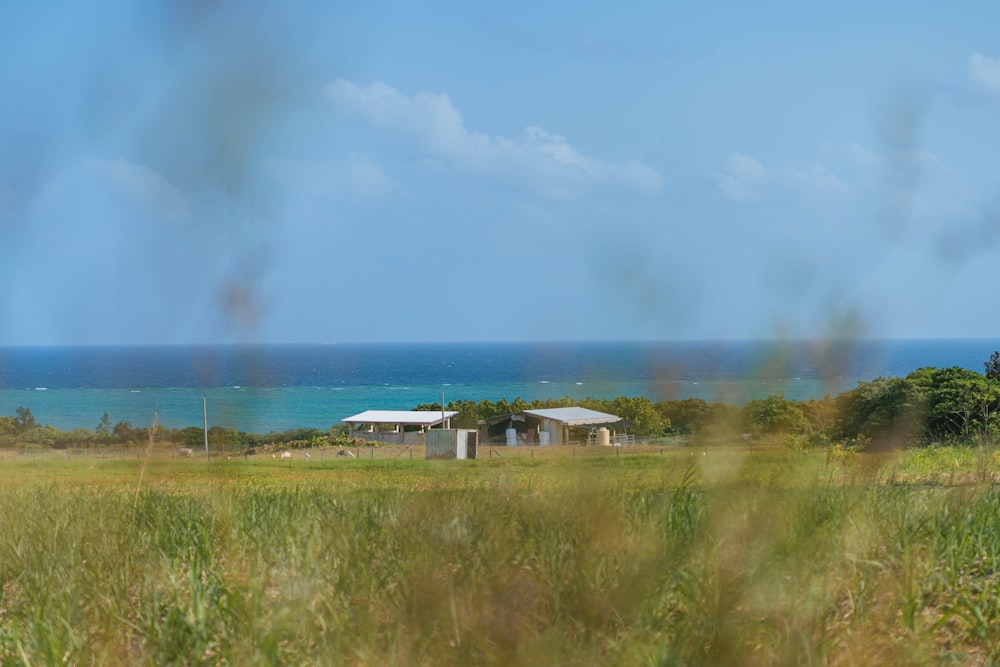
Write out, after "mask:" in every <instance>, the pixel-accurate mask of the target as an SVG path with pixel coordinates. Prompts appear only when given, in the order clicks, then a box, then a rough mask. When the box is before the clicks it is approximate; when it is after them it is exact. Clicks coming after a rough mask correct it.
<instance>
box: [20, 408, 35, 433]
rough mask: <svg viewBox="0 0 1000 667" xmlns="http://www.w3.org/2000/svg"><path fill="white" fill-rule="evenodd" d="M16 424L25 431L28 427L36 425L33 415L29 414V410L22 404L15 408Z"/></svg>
mask: <svg viewBox="0 0 1000 667" xmlns="http://www.w3.org/2000/svg"><path fill="white" fill-rule="evenodd" d="M17 426H18V429H19V430H21V431H27V430H28V429H30V428H35V427H36V426H38V422H36V421H35V416H34V415H33V414H31V410H29V409H28V408H26V407H24V406H23V405H22V406H21V407H19V408H18V409H17Z"/></svg>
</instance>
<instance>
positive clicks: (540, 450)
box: [0, 443, 678, 463]
mask: <svg viewBox="0 0 1000 667" xmlns="http://www.w3.org/2000/svg"><path fill="white" fill-rule="evenodd" d="M676 449H678V447H677V446H676V445H663V444H642V443H639V444H636V445H633V446H629V447H621V446H610V447H609V446H601V445H586V444H570V445H552V446H541V445H536V446H513V447H508V446H504V445H492V444H487V445H480V446H479V447H477V448H476V451H475V455H474V458H476V459H479V460H487V461H502V460H508V459H526V458H527V459H533V458H597V457H621V456H634V455H637V454H647V455H648V454H663V453H665V452H668V451H670V450H676ZM147 457H149V458H152V459H156V460H176V461H192V462H195V461H202V462H204V461H206V460H208V461H258V462H259V461H275V462H284V463H293V462H303V461H350V460H369V461H374V460H380V461H388V460H419V459H424V458H426V446H424V445H422V444H420V445H392V444H372V445H359V444H356V445H353V446H349V447H308V448H299V449H281V448H273V449H268V450H265V451H260V450H256V451H254V452H253V453H250V452H249V451H243V450H232V451H226V450H210V451H209V452H207V453H206V452H205V451H204V450H199V449H187V448H174V447H170V448H165V447H154V448H153V449H152V450H150V449H147V448H146V447H92V448H86V449H51V448H7V449H0V462H2V461H18V460H20V461H101V460H109V461H110V460H130V459H131V460H139V461H141V460H142V459H144V458H147ZM469 458H473V456H472V455H471V452H470V456H469Z"/></svg>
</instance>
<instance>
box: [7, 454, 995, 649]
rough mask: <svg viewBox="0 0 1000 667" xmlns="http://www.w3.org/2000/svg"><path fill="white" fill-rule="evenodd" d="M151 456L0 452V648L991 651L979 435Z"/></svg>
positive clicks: (990, 473) (985, 469)
mask: <svg viewBox="0 0 1000 667" xmlns="http://www.w3.org/2000/svg"><path fill="white" fill-rule="evenodd" d="M142 466H143V462H142V461H139V460H135V459H122V460H93V459H90V460H86V461H76V460H62V461H21V460H16V461H6V462H4V464H3V465H2V466H0V655H2V656H3V661H4V663H5V664H7V663H9V664H108V665H119V664H151V665H170V664H234V665H243V664H281V665H285V664H318V665H329V664H363V665H366V664H388V665H425V664H426V665H442V664H444V665H447V664H463V665H464V664H496V665H517V664H524V665H537V664H588V665H589V664H638V665H722V664H726V665H728V664H754V665H758V664H759V665H769V664H774V665H785V664H794V665H809V664H816V665H824V664H836V665H841V664H857V665H869V664H937V663H948V662H949V661H950V662H953V663H956V664H991V663H996V662H997V660H998V658H1000V641H998V639H997V637H1000V488H997V487H995V486H994V484H993V478H994V474H995V472H994V471H995V468H996V467H997V463H996V458H995V457H994V456H993V454H992V452H979V451H973V450H948V449H940V450H935V451H932V452H928V451H922V452H908V453H905V454H901V455H897V456H893V457H879V458H876V457H873V456H867V455H858V454H852V453H851V452H833V453H827V452H814V453H789V452H784V451H779V450H755V452H754V453H753V454H752V455H749V454H748V453H747V452H744V451H741V450H719V451H709V452H708V453H707V454H705V455H702V453H701V451H688V450H681V451H676V450H675V451H671V452H668V453H666V454H663V455H661V454H659V453H658V452H656V453H653V452H651V453H649V454H645V455H643V454H630V455H628V456H620V457H619V456H614V457H607V456H606V457H580V458H577V459H573V458H570V457H561V458H553V457H547V458H536V459H530V458H518V459H503V460H497V459H494V460H480V461H468V462H428V461H422V460H413V461H410V460H404V459H399V460H351V461H322V462H305V461H296V462H295V465H293V466H289V465H287V464H279V463H276V462H274V461H271V460H256V461H254V460H251V461H242V460H240V461H224V460H223V461H214V462H211V463H205V462H200V461H170V460H155V459H154V460H152V461H150V462H149V463H148V464H147V465H146V467H145V469H143V467H142ZM140 474H141V479H142V481H141V484H140Z"/></svg>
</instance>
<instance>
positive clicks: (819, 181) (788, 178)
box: [712, 153, 851, 202]
mask: <svg viewBox="0 0 1000 667" xmlns="http://www.w3.org/2000/svg"><path fill="white" fill-rule="evenodd" d="M712 178H713V179H714V180H715V184H716V186H718V188H719V189H720V190H721V191H722V193H723V194H724V195H725V196H726V197H728V198H729V199H733V200H735V201H744V202H752V201H762V200H765V199H769V198H773V197H787V196H793V197H797V198H800V199H804V200H807V201H809V202H826V201H830V200H835V199H840V198H842V197H844V196H846V195H849V194H850V193H851V187H850V186H849V185H848V184H847V183H845V182H844V181H843V180H841V178H840V177H839V176H837V175H836V174H835V173H833V172H832V171H830V170H829V169H828V168H827V167H825V166H823V165H822V164H819V163H812V164H808V165H804V166H793V167H785V168H783V169H768V168H767V167H765V166H764V164H763V163H761V162H760V161H759V160H757V159H756V158H753V157H751V156H749V155H745V154H743V153H731V154H730V155H728V156H727V157H726V163H725V166H724V167H723V169H722V171H718V172H714V173H713V174H712Z"/></svg>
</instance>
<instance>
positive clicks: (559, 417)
mask: <svg viewBox="0 0 1000 667" xmlns="http://www.w3.org/2000/svg"><path fill="white" fill-rule="evenodd" d="M524 414H526V415H532V416H533V417H541V418H542V419H551V420H552V421H557V422H562V423H563V424H566V425H567V426H586V425H587V424H611V423H614V422H620V421H621V420H622V418H621V417H617V416H615V415H609V414H608V413H607V412H598V411H597V410H588V409H587V408H580V407H572V408H550V409H548V410H525V411H524Z"/></svg>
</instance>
